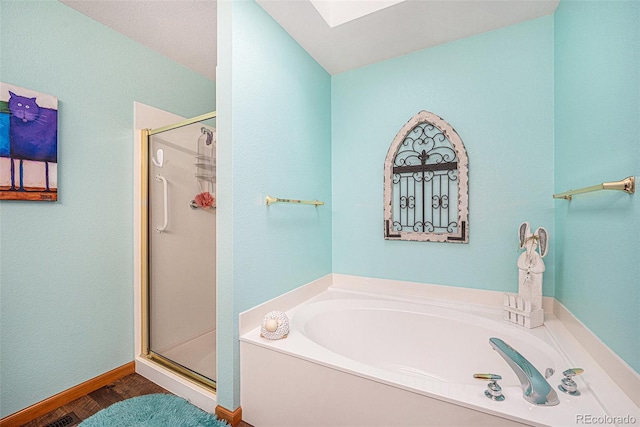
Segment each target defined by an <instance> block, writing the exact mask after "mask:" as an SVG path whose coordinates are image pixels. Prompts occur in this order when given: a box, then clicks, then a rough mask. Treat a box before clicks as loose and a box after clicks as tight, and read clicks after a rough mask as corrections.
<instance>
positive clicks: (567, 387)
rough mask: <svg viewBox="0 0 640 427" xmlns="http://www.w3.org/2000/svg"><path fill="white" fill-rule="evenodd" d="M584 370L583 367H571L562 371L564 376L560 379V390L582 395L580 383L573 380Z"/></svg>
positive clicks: (572, 394)
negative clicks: (579, 387)
mask: <svg viewBox="0 0 640 427" xmlns="http://www.w3.org/2000/svg"><path fill="white" fill-rule="evenodd" d="M583 372H584V369H582V368H571V369H567V370H566V371H564V372H563V373H562V375H564V378H563V379H562V380H561V381H560V382H561V384H560V385H559V386H558V388H559V389H560V391H562V392H564V393H567V394H570V395H571V396H580V391H579V390H578V384H576V382H575V381H574V380H573V377H575V376H576V375H580V374H581V373H583Z"/></svg>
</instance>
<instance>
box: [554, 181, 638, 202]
mask: <svg viewBox="0 0 640 427" xmlns="http://www.w3.org/2000/svg"><path fill="white" fill-rule="evenodd" d="M598 190H620V191H625V192H627V193H629V194H633V193H635V191H636V178H635V177H633V176H628V177H626V178H625V179H623V180H620V181H613V182H603V183H602V184H597V185H592V186H591V187H584V188H579V189H577V190H569V191H565V192H564V193H558V194H554V195H553V198H554V199H566V200H571V197H572V196H573V195H574V194H582V193H590V192H592V191H598Z"/></svg>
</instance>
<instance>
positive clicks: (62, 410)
mask: <svg viewBox="0 0 640 427" xmlns="http://www.w3.org/2000/svg"><path fill="white" fill-rule="evenodd" d="M152 393H169V392H168V391H167V390H165V389H163V388H162V387H160V386H159V385H157V384H155V383H153V382H151V381H149V380H148V379H146V378H144V377H143V376H141V375H138V374H131V375H127V376H126V377H124V378H122V379H120V380H118V381H115V382H113V383H111V384H109V385H107V386H104V387H102V388H100V389H98V390H96V391H94V392H92V393H89V394H87V395H86V396H83V397H81V398H79V399H76V400H74V401H73V402H71V403H69V404H67V405H64V406H61V407H59V408H58V409H56V410H54V411H51V412H49V413H48V414H46V415H43V416H41V417H40V418H36V419H35V420H33V421H30V422H28V423H27V424H24V425H23V426H22V427H46V426H48V425H49V424H51V423H54V422H55V421H56V420H58V419H60V418H62V417H64V416H66V415H70V414H71V415H72V416H73V415H74V414H75V418H74V419H77V421H75V422H73V423H71V424H65V425H66V426H75V425H78V424H79V423H80V421H83V420H85V419H87V418H89V417H90V416H91V415H93V414H95V413H96V412H98V411H100V410H102V409H104V408H106V407H108V406H111V405H112V404H114V403H116V402H120V401H122V400H126V399H129V398H131V397H136V396H142V395H145V394H152ZM72 413H73V414H72ZM54 425H55V424H54ZM176 427H177V426H176ZM240 427H251V425H250V424H247V423H244V422H241V423H240Z"/></svg>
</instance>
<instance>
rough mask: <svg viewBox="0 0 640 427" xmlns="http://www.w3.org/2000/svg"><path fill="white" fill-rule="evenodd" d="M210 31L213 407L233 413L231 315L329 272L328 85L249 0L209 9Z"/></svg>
mask: <svg viewBox="0 0 640 427" xmlns="http://www.w3.org/2000/svg"><path fill="white" fill-rule="evenodd" d="M218 23H219V26H220V27H219V33H218V34H219V37H218V39H219V43H221V45H220V46H219V56H218V64H219V74H218V77H217V79H218V81H217V85H218V87H220V88H225V89H224V90H221V91H220V92H219V93H218V107H219V108H218V113H219V116H220V117H221V120H220V121H219V122H218V130H219V134H218V141H219V142H218V146H219V152H218V162H219V163H220V164H221V165H222V164H224V166H223V167H224V168H225V169H224V171H227V173H228V175H227V176H226V177H223V176H222V171H220V174H221V176H220V179H219V181H218V195H219V206H225V205H226V206H225V207H224V208H222V209H219V210H218V230H224V231H223V233H221V234H220V235H219V236H221V237H220V238H219V239H218V253H219V254H221V255H220V256H221V257H222V258H219V260H218V261H219V263H218V301H219V302H218V306H219V307H220V309H219V312H218V331H217V333H218V366H219V370H218V372H219V376H218V403H219V404H220V405H222V406H223V407H225V408H228V409H235V408H236V407H237V406H238V405H239V404H240V394H239V393H240V388H239V378H240V377H239V343H238V321H237V319H238V314H239V313H240V312H241V311H243V310H246V309H248V308H251V307H253V306H255V305H257V304H260V303H262V302H264V301H267V300H269V299H272V298H274V297H276V296H278V295H281V294H283V293H285V292H287V291H290V290H292V289H295V288H297V287H299V286H300V285H303V284H305V283H307V282H310V281H312V280H314V279H317V278H319V277H322V276H324V275H326V274H329V273H331V100H330V96H331V77H330V76H329V74H327V73H326V72H325V71H324V70H323V69H322V67H320V66H319V65H318V64H317V63H316V62H315V61H314V60H313V59H312V58H311V57H310V56H309V55H308V54H307V53H306V52H305V51H304V50H303V49H302V48H301V47H300V46H299V45H298V44H297V43H296V42H295V41H294V40H293V39H292V38H291V37H290V36H289V35H288V34H287V33H286V32H285V31H284V30H283V29H282V27H280V26H279V25H278V24H277V23H276V22H275V21H274V20H273V19H272V18H271V17H270V16H269V15H268V14H267V13H266V12H265V11H264V10H263V9H262V8H261V7H260V6H259V5H258V4H257V3H255V2H253V1H239V2H233V3H232V4H230V3H229V2H226V1H223V2H218ZM229 37H230V39H229ZM229 87H230V88H231V89H230V90H229V89H228V88H229ZM225 117H226V119H224V118H225ZM267 195H270V196H274V197H281V198H293V199H319V200H323V201H324V202H325V203H326V204H325V205H324V206H320V207H317V208H316V207H313V206H307V205H304V206H303V205H298V206H296V205H290V204H276V205H272V206H269V207H267V206H266V204H265V196H267ZM223 239H224V241H223ZM230 319H233V321H231V320H230ZM222 367H224V369H222ZM229 367H233V369H227V368H229Z"/></svg>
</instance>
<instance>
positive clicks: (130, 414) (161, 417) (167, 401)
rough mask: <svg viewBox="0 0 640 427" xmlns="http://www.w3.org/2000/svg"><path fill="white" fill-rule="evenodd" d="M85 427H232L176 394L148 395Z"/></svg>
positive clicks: (114, 408) (109, 411)
mask: <svg viewBox="0 0 640 427" xmlns="http://www.w3.org/2000/svg"><path fill="white" fill-rule="evenodd" d="M79 425H80V426H82V427H116V426H117V427H229V426H228V424H226V423H225V422H223V421H220V420H218V419H217V418H216V417H215V415H211V414H209V413H206V412H204V411H203V410H202V409H200V408H198V407H196V406H194V405H192V404H191V403H189V402H187V401H186V400H184V399H183V398H181V397H178V396H174V395H172V394H147V395H145V396H139V397H133V398H131V399H127V400H123V401H122V402H118V403H114V404H113V405H111V406H109V407H108V408H105V409H103V410H102V411H100V412H98V413H96V414H94V415H92V416H91V417H89V418H87V419H86V420H84V421H83V422H82V423H80V424H79Z"/></svg>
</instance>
